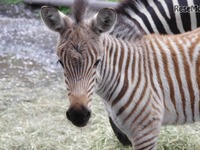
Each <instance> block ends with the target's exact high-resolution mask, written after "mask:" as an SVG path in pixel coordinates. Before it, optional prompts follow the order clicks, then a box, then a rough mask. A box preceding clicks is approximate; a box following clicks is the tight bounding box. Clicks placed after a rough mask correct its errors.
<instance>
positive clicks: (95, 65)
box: [94, 59, 101, 68]
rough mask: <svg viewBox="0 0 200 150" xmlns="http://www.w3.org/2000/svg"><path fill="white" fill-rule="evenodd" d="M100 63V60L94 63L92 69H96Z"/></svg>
mask: <svg viewBox="0 0 200 150" xmlns="http://www.w3.org/2000/svg"><path fill="white" fill-rule="evenodd" d="M100 61H101V60H100V59H98V60H97V61H96V62H95V64H94V68H96V67H97V66H98V64H99V62H100Z"/></svg>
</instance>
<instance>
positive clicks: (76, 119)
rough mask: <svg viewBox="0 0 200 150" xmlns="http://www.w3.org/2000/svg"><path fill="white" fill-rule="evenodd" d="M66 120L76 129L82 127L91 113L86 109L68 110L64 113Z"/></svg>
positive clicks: (82, 107)
mask: <svg viewBox="0 0 200 150" xmlns="http://www.w3.org/2000/svg"><path fill="white" fill-rule="evenodd" d="M66 116H67V119H68V120H70V121H71V122H72V123H73V124H74V125H75V126H77V127H84V126H85V125H86V124H87V122H88V120H89V119H90V116H91V111H90V110H88V109H87V108H86V107H84V106H81V107H80V108H73V107H71V108H69V109H68V111H67V112H66Z"/></svg>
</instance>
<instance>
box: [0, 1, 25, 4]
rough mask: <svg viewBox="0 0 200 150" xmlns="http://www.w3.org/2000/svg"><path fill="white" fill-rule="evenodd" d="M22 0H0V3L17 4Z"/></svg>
mask: <svg viewBox="0 0 200 150" xmlns="http://www.w3.org/2000/svg"><path fill="white" fill-rule="evenodd" d="M22 1H23V0H1V1H0V3H4V4H18V3H21V2H22Z"/></svg>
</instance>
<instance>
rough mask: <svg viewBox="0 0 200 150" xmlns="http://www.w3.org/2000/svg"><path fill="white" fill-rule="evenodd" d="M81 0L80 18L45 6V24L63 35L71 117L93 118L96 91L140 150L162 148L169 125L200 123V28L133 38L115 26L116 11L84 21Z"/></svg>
mask: <svg viewBox="0 0 200 150" xmlns="http://www.w3.org/2000/svg"><path fill="white" fill-rule="evenodd" d="M86 6H87V5H86V2H85V1H82V0H76V1H75V5H74V10H73V13H74V19H71V18H69V17H68V16H66V15H64V14H62V13H60V12H59V11H58V10H56V9H55V8H53V7H47V6H44V7H42V9H41V17H42V19H43V21H44V23H45V24H46V25H47V26H48V27H49V28H50V29H51V30H53V31H56V32H58V33H59V34H60V40H59V42H58V46H57V55H58V58H59V62H60V63H61V65H62V66H63V70H64V76H65V83H66V86H67V90H68V97H69V101H70V106H69V109H68V110H67V113H66V116H67V118H68V119H69V120H70V121H71V122H72V123H73V124H74V125H75V126H78V127H83V126H85V125H86V124H87V123H88V120H89V118H90V116H91V110H90V102H91V100H92V95H93V93H94V92H96V93H97V94H98V95H100V96H101V98H102V99H103V100H104V102H105V106H106V110H107V112H108V114H109V116H110V117H111V118H112V120H113V122H114V124H115V125H117V127H118V128H119V129H120V130H122V131H123V132H124V133H125V134H126V135H127V136H128V138H129V140H130V141H131V142H132V145H133V147H134V149H135V150H150V149H156V143H157V140H158V136H159V133H160V127H161V125H167V124H184V123H192V122H195V121H199V120H200V97H199V94H200V91H199V89H200V54H199V52H200V29H196V30H194V31H192V32H188V33H184V34H179V35H167V36H162V35H143V36H141V37H138V38H137V39H133V40H123V39H121V38H116V37H114V36H111V35H109V34H106V32H107V31H109V30H110V29H112V28H113V26H114V24H115V22H116V18H117V15H116V12H115V11H114V10H113V9H111V8H104V9H101V10H100V11H99V12H98V13H97V14H95V15H94V16H91V18H89V19H88V18H87V19H84V13H85V10H86Z"/></svg>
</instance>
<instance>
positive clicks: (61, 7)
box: [58, 6, 71, 14]
mask: <svg viewBox="0 0 200 150" xmlns="http://www.w3.org/2000/svg"><path fill="white" fill-rule="evenodd" d="M58 10H59V11H61V12H62V13H64V14H69V13H70V12H71V9H70V8H68V7H64V6H60V7H58Z"/></svg>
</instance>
